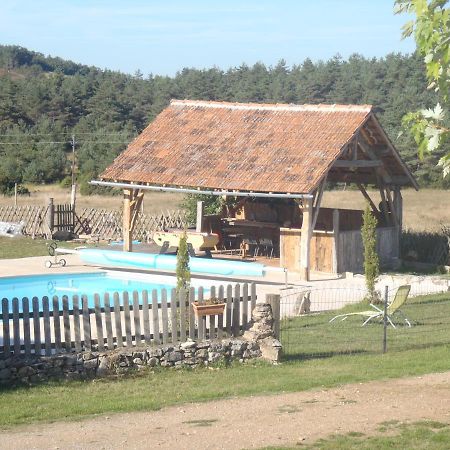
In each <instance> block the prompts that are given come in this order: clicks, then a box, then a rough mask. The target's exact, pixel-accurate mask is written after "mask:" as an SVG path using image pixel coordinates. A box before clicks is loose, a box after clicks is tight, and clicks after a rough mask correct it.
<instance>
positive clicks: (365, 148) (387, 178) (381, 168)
mask: <svg viewBox="0 0 450 450" xmlns="http://www.w3.org/2000/svg"><path fill="white" fill-rule="evenodd" d="M358 144H359V146H360V148H361V150H362V151H363V152H364V153H365V154H366V155H367V156H368V157H369V158H370V159H371V160H373V161H380V160H379V159H378V158H377V156H376V155H375V153H374V152H373V150H372V149H371V148H370V146H369V145H368V144H367V143H365V142H364V141H363V140H362V139H360V140H359V141H358ZM376 170H377V174H378V175H380V176H381V178H382V179H383V181H384V182H385V183H386V184H388V183H392V178H391V175H390V174H389V173H388V171H387V170H386V168H385V167H384V166H383V162H382V161H381V166H378V167H377V169H376Z"/></svg>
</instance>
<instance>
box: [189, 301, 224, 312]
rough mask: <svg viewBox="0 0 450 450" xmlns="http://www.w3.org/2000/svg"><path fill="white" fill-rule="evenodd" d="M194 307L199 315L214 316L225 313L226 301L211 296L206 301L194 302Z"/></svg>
mask: <svg viewBox="0 0 450 450" xmlns="http://www.w3.org/2000/svg"><path fill="white" fill-rule="evenodd" d="M192 308H194V313H195V315H196V316H197V317H202V316H213V315H216V314H223V310H224V309H225V302H224V301H223V300H221V299H219V298H217V297H211V298H209V299H206V300H205V301H204V303H199V302H198V301H195V302H192Z"/></svg>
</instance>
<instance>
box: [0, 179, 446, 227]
mask: <svg viewBox="0 0 450 450" xmlns="http://www.w3.org/2000/svg"><path fill="white" fill-rule="evenodd" d="M28 188H29V190H30V192H31V196H30V197H27V196H23V197H19V198H18V202H17V204H18V205H46V204H48V201H49V198H50V197H52V198H53V199H54V202H55V203H68V202H69V201H70V190H69V189H64V188H61V187H60V186H57V185H52V186H46V185H34V186H28ZM370 195H371V197H372V198H373V199H374V201H375V203H376V204H378V203H379V194H378V192H370ZM182 199H183V196H182V195H181V194H173V193H165V192H161V193H159V192H146V194H145V197H144V212H146V213H150V214H152V213H159V212H161V211H167V210H173V209H178V208H180V202H181V201H182ZM121 204H122V198H121V196H120V195H117V196H101V195H91V196H83V195H80V194H78V196H77V205H78V207H79V208H105V209H119V208H120V207H121ZM449 204H450V190H447V191H445V190H436V189H424V190H421V191H418V192H416V191H414V190H412V189H407V190H405V191H404V192H403V210H404V218H403V227H404V228H408V229H411V230H417V231H423V230H427V231H432V230H439V229H440V227H441V224H447V225H448V224H450V208H449V207H448V205H449ZM6 205H8V206H11V205H14V198H13V197H5V196H0V206H6ZM322 206H324V207H329V208H334V207H338V208H349V209H363V208H364V206H365V200H364V197H363V196H362V195H361V193H360V192H359V191H355V190H346V191H329V192H326V193H325V194H324V198H323V201H322Z"/></svg>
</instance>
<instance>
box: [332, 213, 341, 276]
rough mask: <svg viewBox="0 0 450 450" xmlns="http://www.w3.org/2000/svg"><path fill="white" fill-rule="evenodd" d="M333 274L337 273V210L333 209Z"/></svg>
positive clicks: (338, 268)
mask: <svg viewBox="0 0 450 450" xmlns="http://www.w3.org/2000/svg"><path fill="white" fill-rule="evenodd" d="M333 238H334V247H333V273H339V270H340V267H339V210H338V209H333Z"/></svg>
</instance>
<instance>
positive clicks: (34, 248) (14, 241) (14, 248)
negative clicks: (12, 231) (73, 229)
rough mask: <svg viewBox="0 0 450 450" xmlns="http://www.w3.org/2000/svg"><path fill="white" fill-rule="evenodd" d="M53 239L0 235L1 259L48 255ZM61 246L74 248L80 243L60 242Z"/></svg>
mask: <svg viewBox="0 0 450 450" xmlns="http://www.w3.org/2000/svg"><path fill="white" fill-rule="evenodd" d="M50 242H52V241H47V240H45V239H31V238H30V237H15V238H9V237H0V259H12V258H27V257H29V256H46V255H48V247H47V244H48V243H50ZM58 246H59V247H66V248H74V247H79V246H80V243H76V244H75V243H73V242H60V243H58Z"/></svg>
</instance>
